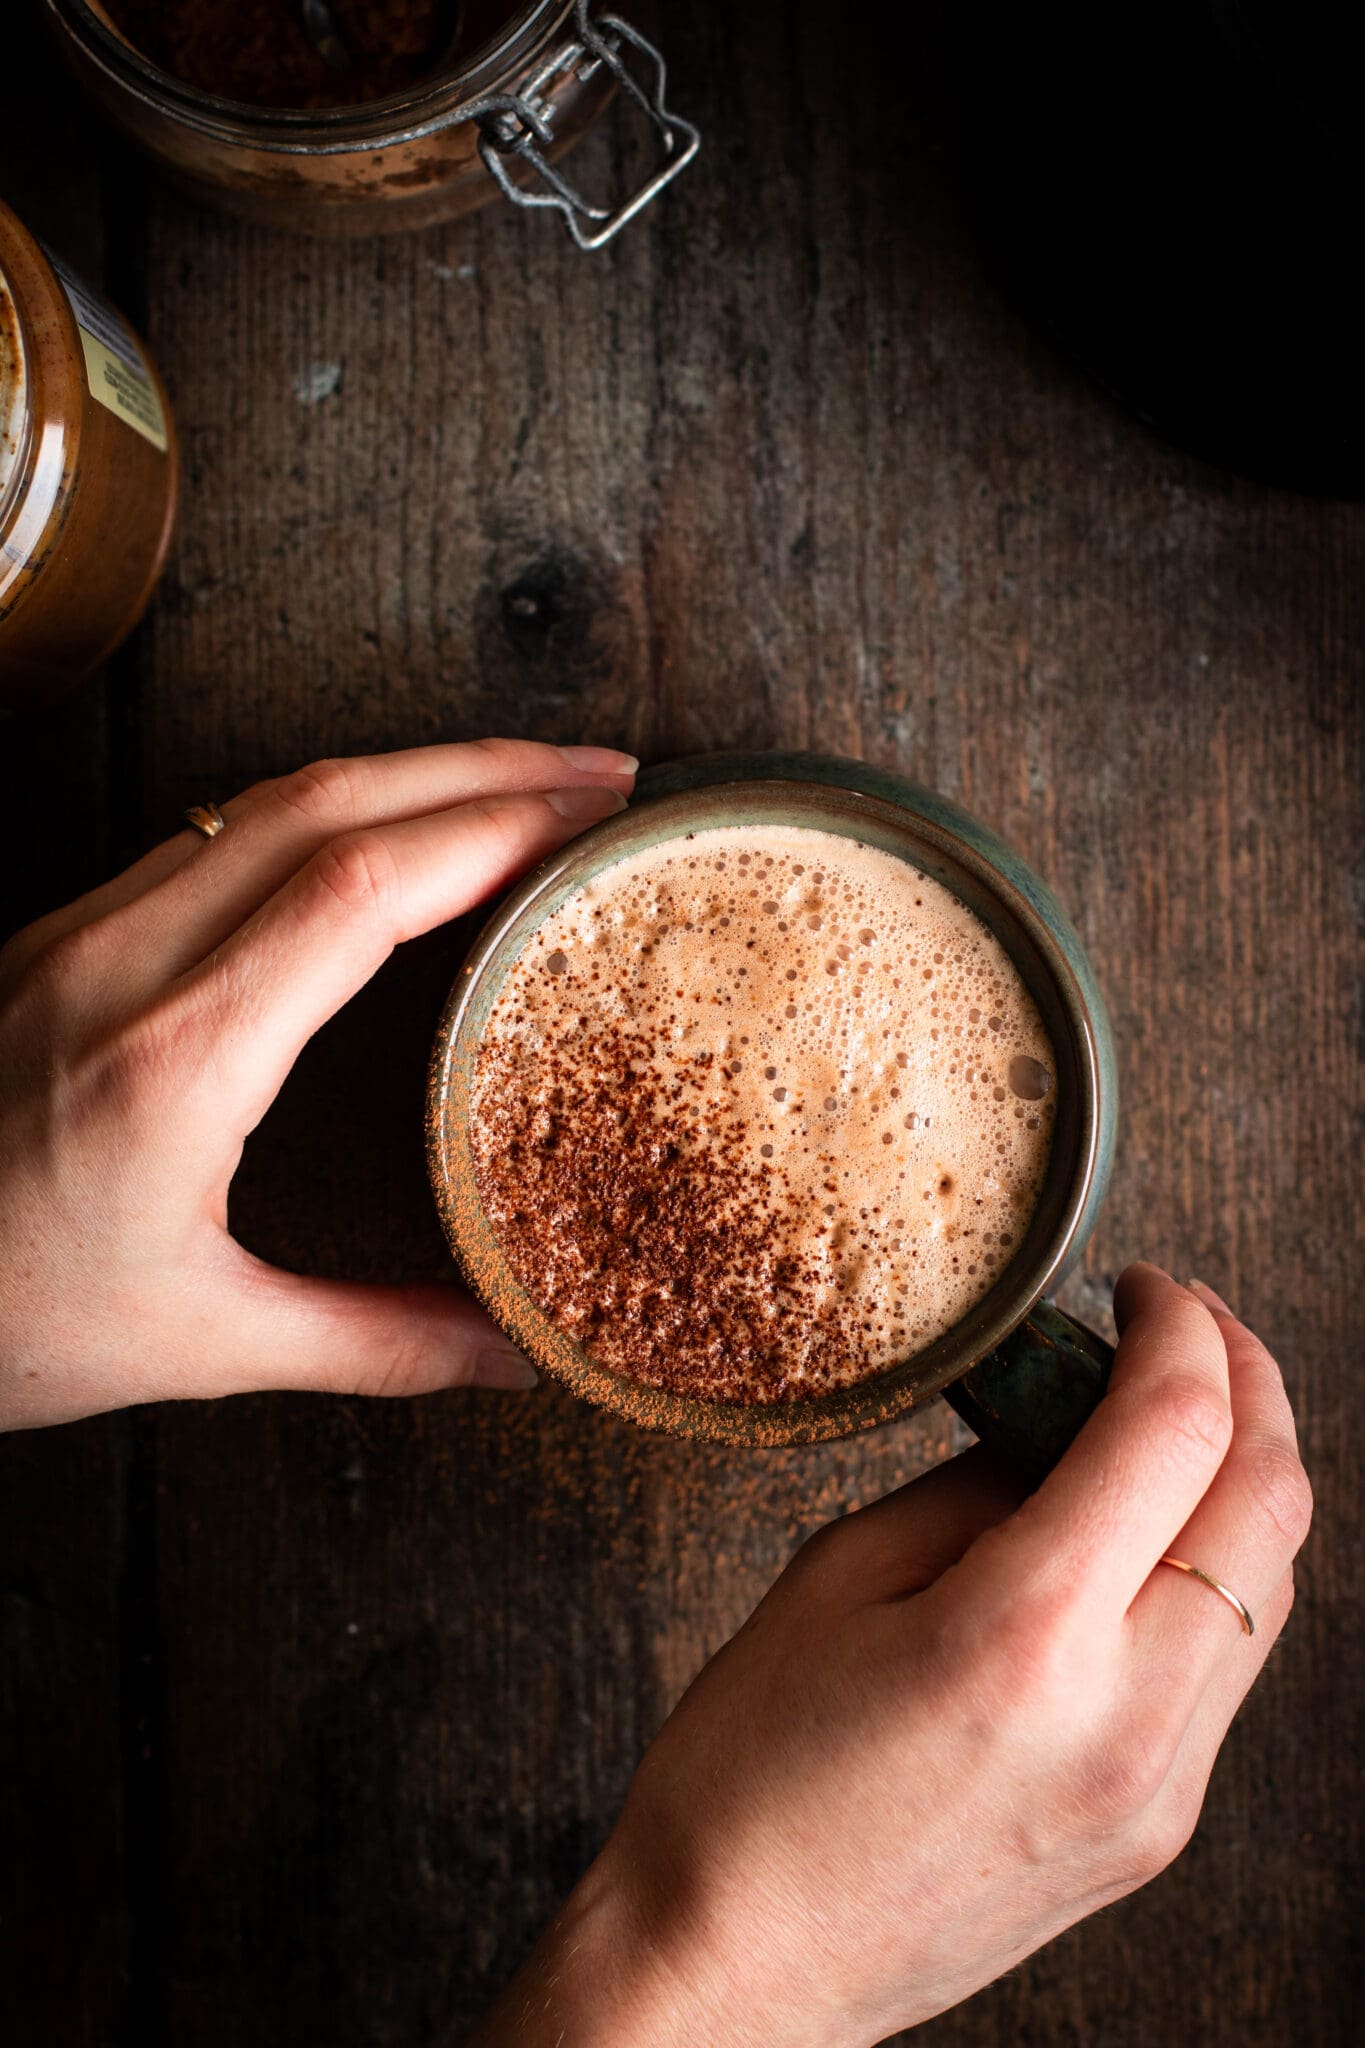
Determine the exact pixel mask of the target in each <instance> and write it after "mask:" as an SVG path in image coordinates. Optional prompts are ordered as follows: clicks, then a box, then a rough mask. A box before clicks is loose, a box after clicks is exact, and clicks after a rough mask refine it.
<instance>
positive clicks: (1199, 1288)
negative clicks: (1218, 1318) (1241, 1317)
mask: <svg viewBox="0 0 1365 2048" xmlns="http://www.w3.org/2000/svg"><path fill="white" fill-rule="evenodd" d="M1185 1285H1186V1286H1187V1287H1188V1288H1189V1290H1190V1293H1191V1294H1193V1295H1196V1296H1197V1297H1198V1298H1199V1300H1200V1301H1202V1302H1203V1304H1204V1306H1205V1308H1217V1309H1221V1310H1222V1312H1223V1314H1224V1315H1225V1316H1230V1315H1231V1314H1232V1313H1233V1311H1232V1310H1231V1309H1230V1308H1229V1307H1228V1305H1227V1303H1226V1302H1225V1301H1224V1299H1223V1297H1222V1295H1221V1294H1215V1293H1214V1291H1213V1289H1212V1288H1211V1287H1210V1286H1209V1284H1208V1282H1207V1280H1187V1281H1186V1282H1185Z"/></svg>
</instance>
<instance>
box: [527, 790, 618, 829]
mask: <svg viewBox="0 0 1365 2048" xmlns="http://www.w3.org/2000/svg"><path fill="white" fill-rule="evenodd" d="M545 801H546V803H547V804H548V805H549V806H550V809H551V810H552V811H558V812H559V815H560V817H561V818H572V819H573V820H574V821H575V823H576V824H581V825H586V824H589V823H590V822H591V821H592V820H593V819H595V818H611V817H614V816H615V814H616V813H617V811H623V810H624V809H625V807H626V800H625V798H624V797H623V796H618V795H617V793H616V791H615V790H614V789H594V788H592V786H591V785H590V784H586V783H585V784H584V785H583V786H582V787H580V788H578V789H551V790H548V791H547V792H546V796H545Z"/></svg>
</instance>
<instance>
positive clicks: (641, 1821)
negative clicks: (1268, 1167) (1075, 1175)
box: [477, 1266, 1311, 2048]
mask: <svg viewBox="0 0 1365 2048" xmlns="http://www.w3.org/2000/svg"><path fill="white" fill-rule="evenodd" d="M1115 1313H1116V1316H1117V1318H1118V1322H1119V1327H1120V1330H1121V1332H1122V1337H1121V1341H1120V1343H1119V1347H1118V1354H1117V1357H1116V1360H1115V1364H1114V1373H1113V1380H1112V1383H1111V1387H1110V1390H1109V1393H1108V1394H1107V1395H1106V1397H1105V1399H1104V1400H1103V1401H1102V1402H1101V1403H1100V1406H1099V1408H1098V1409H1097V1410H1096V1412H1095V1414H1094V1415H1093V1417H1092V1418H1091V1419H1090V1421H1089V1422H1088V1423H1087V1424H1086V1426H1085V1428H1084V1430H1083V1431H1082V1432H1081V1434H1080V1436H1079V1437H1078V1438H1077V1440H1076V1442H1075V1444H1074V1445H1073V1446H1072V1448H1071V1449H1070V1450H1069V1451H1068V1452H1067V1453H1066V1455H1065V1457H1064V1458H1063V1459H1062V1460H1061V1462H1060V1463H1059V1464H1058V1466H1057V1467H1056V1469H1055V1470H1054V1471H1053V1472H1052V1473H1051V1474H1050V1475H1049V1477H1048V1478H1047V1479H1046V1480H1045V1481H1044V1482H1043V1484H1042V1485H1041V1486H1040V1487H1039V1488H1038V1490H1037V1492H1036V1493H1034V1494H1033V1495H1032V1496H1031V1497H1029V1498H1027V1499H1025V1498H1023V1491H1022V1487H1021V1486H1020V1484H1019V1483H1018V1482H1017V1481H1016V1480H1015V1479H1013V1478H1012V1477H1011V1476H1010V1475H1008V1474H1007V1473H1005V1472H1004V1471H1003V1470H1002V1469H1001V1468H1000V1467H999V1466H997V1465H996V1464H995V1463H993V1462H992V1460H991V1458H990V1457H989V1456H988V1454H986V1453H985V1452H984V1451H981V1450H972V1451H969V1452H968V1453H967V1454H966V1455H965V1456H963V1457H961V1458H958V1459H956V1460H954V1461H953V1462H952V1463H951V1464H948V1465H944V1466H940V1467H939V1468H938V1469H937V1470H935V1471H933V1472H931V1473H929V1474H928V1475H927V1476H926V1477H925V1478H923V1479H919V1480H917V1481H915V1483H914V1484H913V1485H911V1486H907V1487H905V1488H904V1489H902V1490H901V1491H900V1492H899V1493H896V1494H892V1495H890V1496H888V1497H887V1498H886V1499H885V1500H882V1501H879V1502H878V1503H876V1505H875V1506H873V1507H870V1508H865V1509H863V1510H862V1511H861V1512H859V1513H857V1514H854V1515H850V1516H849V1517H848V1518H847V1519H846V1520H843V1521H841V1522H838V1523H834V1524H832V1525H831V1526H829V1527H828V1528H826V1529H824V1530H822V1531H820V1532H819V1534H817V1535H816V1536H815V1537H814V1538H812V1540H811V1541H810V1542H808V1543H807V1544H806V1545H805V1546H804V1548H803V1549H802V1550H801V1551H800V1552H799V1553H798V1554H797V1556H796V1558H795V1559H794V1560H793V1562H792V1564H791V1565H790V1566H789V1567H788V1568H787V1570H786V1571H785V1572H784V1573H783V1575H782V1577H781V1578H780V1579H779V1580H778V1582H777V1584H776V1585H775V1586H774V1587H773V1589H772V1591H771V1592H770V1593H769V1594H768V1596H767V1598H766V1599H765V1600H764V1601H763V1603H762V1605H761V1606H760V1607H759V1608H758V1609H757V1611H756V1612H755V1613H754V1615H753V1616H752V1617H751V1619H750V1620H749V1621H748V1622H747V1623H746V1625H745V1626H744V1628H742V1629H741V1630H740V1632H739V1634H738V1635H737V1636H736V1637H735V1638H734V1640H733V1641H732V1642H731V1643H730V1644H729V1645H727V1647H726V1648H725V1649H723V1650H722V1651H721V1652H720V1654H719V1656H717V1657H716V1658H715V1659H714V1660H713V1661H712V1662H711V1663H710V1664H709V1665H708V1666H707V1667H706V1669H705V1670H704V1671H703V1672H702V1674H701V1676H700V1678H699V1679H698V1680H697V1682H696V1683H695V1684H694V1685H693V1687H692V1688H691V1690H690V1691H689V1692H688V1693H687V1694H686V1696H685V1697H684V1699H683V1700H682V1702H681V1704H680V1706H679V1707H678V1709H677V1711H676V1712H675V1713H674V1715H673V1717H672V1719H671V1720H670V1721H669V1722H668V1724H667V1725H666V1727H665V1728H664V1730H663V1732H662V1734H661V1735H660V1736H659V1738H658V1740H657V1741H656V1742H655V1744H654V1746H653V1747H652V1748H651V1750H650V1751H649V1753H648V1754H647V1756H646V1758H645V1760H644V1763H643V1765H642V1767H641V1770H640V1772H639V1775H638V1777H637V1779H636V1781H635V1784H634V1785H633V1786H632V1788H631V1792H630V1795H629V1798H628V1799H627V1802H626V1806H625V1810H624V1812H623V1814H622V1816H621V1819H620V1821H619V1823H618V1825H617V1828H616V1830H615V1832H614V1834H613V1835H612V1837H611V1840H610V1841H609V1843H608V1845H607V1847H606V1849H605V1850H604V1852H603V1854H602V1856H601V1857H600V1858H599V1860H598V1862H597V1863H596V1864H595V1865H594V1866H593V1868H592V1869H591V1870H590V1871H589V1873H588V1875H587V1877H586V1878H585V1879H584V1881H583V1883H582V1884H581V1885H580V1886H579V1888H578V1890H577V1891H576V1892H575V1894H574V1895H573V1897H572V1898H571V1899H570V1901H569V1903H568V1905H567V1907H566V1908H565V1910H564V1912H563V1914H562V1915H561V1916H560V1919H559V1920H558V1921H557V1922H556V1923H555V1926H554V1927H553V1928H552V1929H551V1930H550V1932H549V1933H548V1934H547V1936H546V1937H545V1938H544V1940H543V1941H542V1943H541V1945H540V1946H539V1948H538V1949H537V1950H536V1951H535V1953H534V1954H533V1956H532V1958H531V1960H530V1962H529V1963H528V1965H527V1966H526V1968H525V1970H524V1971H523V1972H522V1973H521V1975H520V1976H519V1977H518V1978H517V1979H516V1980H515V1982H514V1983H513V1985H512V1987H511V1989H510V1991H509V1992H508V1993H507V1995H506V1997H505V1998H504V2000H503V2001H502V2002H501V2003H500V2004H499V2006H498V2008H497V2010H496V2012H495V2013H494V2014H493V2015H492V2016H491V2017H490V2019H489V2021H488V2022H487V2024H486V2028H485V2029H484V2030H483V2031H481V2032H480V2033H479V2034H478V2035H477V2039H478V2040H479V2041H480V2042H481V2043H483V2044H485V2048H495V2044H496V2048H504V2044H506V2048H510V2044H512V2043H513V2042H515V2043H516V2044H518V2048H549V2044H552V2043H553V2044H556V2048H558V2044H562V2048H617V2044H618V2043H619V2044H626V2043H631V2044H637V2043H639V2042H642V2041H648V2042H649V2043H650V2048H675V2044H678V2048H680V2044H683V2043H686V2044H687V2048H722V2044H723V2048H759V2044H761V2048H867V2044H869V2043H872V2042H876V2041H880V2040H882V2039H883V2038H884V2037H885V2036H886V2035H888V2034H891V2033H894V2032H896V2031H897V2030H898V2029H900V2028H904V2027H913V2026H915V2025H917V2024H918V2023H919V2022H920V2021H922V2020H926V2019H928V2018H930V2017H931V2016H932V2015H933V2014H935V2013H937V2012H941V2011H943V2010H944V2009H945V2008H946V2007H948V2006H951V2005H955V2004H957V2003H958V2002H959V2001H960V2000H962V1999H964V1998H966V1997H968V1996H969V1995H970V1993H972V1992H973V1991H975V1990H977V1989H979V1988H980V1986H982V1985H983V1984H986V1983H988V1982H989V1981H990V1980H991V1979H992V1978H994V1977H996V1976H998V1975H999V1974H1000V1973H1001V1972H1002V1971H1004V1970H1007V1969H1009V1968H1010V1967H1011V1965H1013V1964H1015V1963H1017V1962H1018V1961H1019V1960H1020V1959H1021V1958H1022V1957H1024V1956H1026V1955H1028V1954H1029V1953H1030V1952H1031V1951H1032V1950H1033V1949H1036V1948H1038V1947H1039V1946H1040V1945H1041V1944H1042V1943H1043V1942H1046V1941H1048V1940H1050V1939H1051V1938H1052V1937H1053V1936H1054V1935H1056V1934H1058V1933H1060V1932H1061V1931H1062V1929H1063V1928H1065V1927H1068V1926H1070V1925H1071V1924H1072V1922H1074V1921H1076V1920H1079V1919H1081V1918H1083V1917H1084V1916H1085V1915H1086V1914H1088V1913H1092V1912H1094V1911H1096V1910H1097V1908H1099V1907H1101V1906H1104V1905H1106V1904H1108V1903H1109V1902H1111V1901H1112V1900H1114V1899H1117V1898H1120V1897H1121V1896H1122V1895H1123V1894H1124V1893H1126V1892H1129V1891H1132V1890H1134V1889H1136V1888H1137V1886H1139V1885H1141V1884H1144V1883H1145V1882H1146V1881H1147V1880H1148V1879H1150V1878H1152V1877H1154V1876H1156V1875H1157V1873H1158V1872H1159V1871H1161V1870H1162V1869H1163V1868H1164V1867H1165V1866H1166V1864H1168V1863H1169V1862H1170V1861H1171V1860H1172V1858H1173V1857H1175V1856H1176V1855H1177V1854H1178V1853H1179V1851H1180V1849H1181V1848H1182V1847H1183V1846H1184V1844H1185V1842H1186V1841H1187V1840H1188V1838H1189V1836H1190V1833H1191V1831H1192V1830H1193V1827H1194V1824H1195V1821H1196V1820H1197V1818H1198V1815H1199V1810H1200V1806H1201V1803H1202V1801H1203V1796H1204V1791H1205V1787H1206V1785H1207V1783H1208V1779H1209V1773H1210V1771H1211V1769H1212V1767H1213V1762H1214V1759H1215V1757H1216V1755H1217V1753H1218V1749H1219V1745H1220V1744H1221V1742H1222V1740H1223V1737H1224V1735H1225V1734H1226V1732H1227V1729H1228V1725H1229V1723H1230V1721H1231V1719H1232V1717H1233V1715H1234V1713H1235V1712H1236V1710H1237V1708H1238V1706H1239V1704H1240V1703H1241V1701H1242V1699H1243V1697H1244V1696H1245V1694H1246V1692H1247V1690H1248V1688H1249V1687H1250V1685H1251V1683H1252V1681H1253V1680H1254V1678H1255V1677H1256V1674H1257V1672H1258V1671H1259V1670H1260V1668H1261V1666H1262V1664H1263V1663H1264V1662H1265V1659H1266V1657H1267V1655H1268V1654H1269V1652H1270V1650H1271V1648H1272V1646H1273V1644H1274V1642H1275V1639H1276V1637H1277V1636H1278V1635H1279V1632H1280V1630H1281V1629H1282V1628H1283V1626H1284V1622H1285V1618H1286V1616H1287V1615H1288V1613H1289V1609H1290V1605H1291V1602H1292V1600H1293V1575H1292V1571H1291V1560H1292V1559H1293V1557H1294V1555H1295V1553H1296V1551H1297V1550H1298V1548H1299V1545H1300V1544H1301V1543H1302V1541H1303V1539H1304V1536H1305V1534H1306V1532H1307V1528H1308V1521H1309V1515H1310V1512H1311V1496H1310V1493H1309V1489H1308V1482H1307V1479H1306V1477H1305V1475H1304V1471H1303V1467H1302V1465H1301V1463H1300V1461H1299V1456H1298V1450H1297V1446H1296V1441H1295V1433H1294V1424H1293V1418H1292V1416H1291V1414H1290V1410H1289V1404H1288V1401H1287V1400H1286V1397H1285V1392H1284V1387H1283V1383H1282V1381H1281V1379H1280V1374H1279V1371H1278V1369H1277V1367H1276V1365H1275V1363H1274V1361H1273V1359H1272V1358H1271V1357H1270V1355H1269V1353H1268V1352H1267V1351H1266V1350H1265V1349H1264V1347H1263V1346H1262V1345H1261V1344H1260V1343H1259V1342H1258V1341H1257V1339H1256V1338H1255V1337H1254V1336H1252V1335H1251V1333H1250V1332H1249V1331H1248V1330H1245V1329H1244V1328H1243V1327H1242V1325H1241V1324H1240V1323H1239V1322H1238V1321H1237V1320H1236V1319H1235V1318H1234V1317H1233V1316H1232V1315H1231V1314H1230V1313H1229V1312H1228V1311H1227V1310H1226V1308H1225V1307H1224V1305H1223V1304H1222V1303H1221V1302H1220V1301H1219V1300H1218V1299H1217V1297H1216V1296H1214V1295H1213V1294H1211V1293H1209V1292H1208V1291H1207V1290H1204V1291H1202V1292H1201V1293H1200V1295H1199V1296H1198V1298H1196V1295H1195V1294H1194V1293H1193V1292H1192V1291H1188V1290H1186V1289H1185V1288H1183V1287H1178V1286H1177V1285H1176V1284H1175V1283H1174V1282H1173V1281H1172V1280H1169V1279H1168V1278H1167V1277H1166V1275H1165V1274H1163V1273H1161V1272H1159V1271H1158V1270H1157V1269H1156V1268H1155V1267H1151V1266H1135V1267H1132V1268H1130V1270H1129V1271H1128V1272H1127V1273H1125V1274H1124V1276H1123V1278H1122V1279H1121V1280H1120V1282H1119V1286H1118V1290H1117V1294H1116V1297H1115ZM1168 1551H1169V1552H1173V1553H1174V1554H1175V1555H1176V1556H1178V1557H1182V1558H1184V1559H1186V1560H1187V1561H1190V1562H1193V1563H1196V1564H1198V1565H1200V1566H1201V1567H1202V1568H1203V1569H1204V1570H1206V1571H1208V1572H1210V1573H1212V1574H1213V1575H1214V1576H1216V1577H1217V1578H1219V1579H1222V1580H1224V1581H1225V1582H1226V1583H1227V1584H1229V1585H1230V1586H1231V1587H1232V1588H1234V1589H1235V1591H1236V1592H1237V1593H1238V1594H1239V1595H1240V1596H1241V1597H1242V1598H1243V1599H1244V1600H1245V1601H1246V1602H1247V1604H1248V1606H1249V1607H1250V1609H1251V1610H1252V1613H1253V1615H1254V1618H1255V1634H1254V1635H1253V1636H1247V1635H1246V1634H1245V1633H1244V1631H1243V1629H1242V1625H1241V1623H1240V1621H1239V1619H1238V1617H1237V1615H1236V1614H1235V1613H1234V1612H1233V1610H1232V1609H1231V1608H1230V1607H1229V1606H1228V1605H1227V1604H1226V1603H1225V1602H1224V1601H1223V1600H1221V1599H1220V1598H1218V1596H1217V1595H1216V1594H1214V1593H1213V1592H1211V1591H1210V1590H1209V1589H1208V1588H1207V1587H1204V1586H1201V1585H1200V1584H1199V1583H1198V1582H1197V1581H1194V1580H1191V1579H1190V1578H1188V1577H1187V1576H1185V1575H1184V1574H1182V1573H1178V1572H1175V1571H1171V1570H1169V1569H1164V1570H1158V1569H1157V1568H1156V1567H1157V1563H1158V1560H1159V1559H1160V1558H1161V1557H1163V1556H1164V1555H1165V1554H1166V1553H1167V1552H1168Z"/></svg>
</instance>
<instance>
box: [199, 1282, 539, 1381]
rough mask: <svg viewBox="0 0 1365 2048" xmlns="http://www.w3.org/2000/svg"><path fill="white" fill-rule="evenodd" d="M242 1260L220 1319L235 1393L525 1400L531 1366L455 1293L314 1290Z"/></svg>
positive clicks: (357, 1287)
mask: <svg viewBox="0 0 1365 2048" xmlns="http://www.w3.org/2000/svg"><path fill="white" fill-rule="evenodd" d="M243 1256H244V1257H246V1258H248V1261H249V1265H250V1268H251V1271H250V1273H249V1275H248V1285H247V1286H246V1287H245V1288H244V1289H242V1290H241V1292H240V1293H239V1294H238V1295H237V1297H236V1299H235V1300H234V1302H233V1304H232V1307H231V1309H230V1310H229V1311H228V1314H227V1318H226V1319H225V1327H224V1332H223V1334H224V1338H225V1344H224V1349H225V1351H226V1352H227V1354H228V1356H227V1357H226V1358H225V1360H224V1363H225V1366H226V1367H227V1369H228V1371H229V1373H230V1374H231V1377H232V1381H233V1387H234V1390H235V1391H237V1392H239V1393H251V1392H262V1391H265V1390H266V1389H269V1388H275V1389H285V1388H290V1389H298V1390H301V1391H312V1392H315V1393H331V1394H431V1393H435V1392H436V1391H437V1390H438V1389H440V1388H442V1387H498V1388H504V1389H510V1390H522V1391H524V1390H526V1389H528V1388H530V1387H534V1386H536V1385H537V1384H538V1380H537V1375H536V1371H535V1368H534V1366H532V1364H531V1363H530V1361H529V1359H527V1358H524V1357H523V1356H522V1354H521V1352H520V1351H518V1350H517V1348H516V1346H515V1345H514V1344H513V1343H512V1341H511V1339H510V1338H509V1337H507V1336H505V1335H504V1334H503V1332H502V1331H501V1330H500V1329H499V1328H498V1327H497V1325H496V1323H494V1322H493V1321H492V1320H491V1318H490V1317H489V1316H487V1315H486V1314H485V1313H484V1311H483V1310H482V1309H481V1308H480V1307H479V1306H478V1304H477V1303H476V1302H474V1301H472V1300H471V1299H470V1297H469V1296H468V1295H467V1294H466V1293H465V1292H464V1291H463V1289H461V1288H458V1287H445V1286H439V1285H437V1286H431V1285H426V1286H404V1287H379V1286H366V1285H362V1284H360V1283H358V1282H355V1281H349V1280H313V1279H306V1278H303V1277H301V1276H300V1275H298V1274H295V1273H285V1272H281V1271H280V1270H279V1268H278V1267H275V1266H267V1265H264V1264H263V1263H261V1262H260V1261H259V1260H257V1259H252V1258H250V1257H249V1254H243Z"/></svg>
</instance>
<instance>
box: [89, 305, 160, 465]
mask: <svg viewBox="0 0 1365 2048" xmlns="http://www.w3.org/2000/svg"><path fill="white" fill-rule="evenodd" d="M77 326H78V328H79V332H80V337H81V347H82V349H83V350H84V352H85V374H86V377H87V379H88V380H89V384H90V396H91V397H92V398H97V399H98V400H99V402H100V404H101V405H107V406H108V408H109V410H110V412H116V413H117V414H118V416H119V418H120V419H123V420H127V422H128V424H129V426H130V427H135V428H136V429H137V431H138V433H139V434H141V435H142V436H143V438H144V439H145V440H148V441H150V442H151V444H152V446H153V447H154V448H159V449H160V450H161V452H162V454H163V455H164V454H165V452H166V416H165V414H164V413H163V411H162V409H161V400H160V398H159V397H158V396H157V389H156V386H155V384H153V382H152V380H151V378H150V377H149V376H148V375H147V373H146V371H145V370H144V369H143V367H142V365H141V363H138V364H135V365H134V364H129V363H127V362H125V361H124V359H123V358H122V357H121V356H116V355H115V354H114V351H113V350H112V349H111V348H110V347H109V344H108V343H107V342H104V341H101V340H100V338H99V336H98V335H97V334H92V333H91V332H90V329H89V328H88V327H80V325H79V322H78V323H77Z"/></svg>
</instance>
